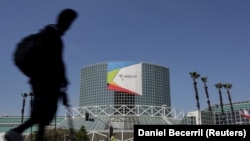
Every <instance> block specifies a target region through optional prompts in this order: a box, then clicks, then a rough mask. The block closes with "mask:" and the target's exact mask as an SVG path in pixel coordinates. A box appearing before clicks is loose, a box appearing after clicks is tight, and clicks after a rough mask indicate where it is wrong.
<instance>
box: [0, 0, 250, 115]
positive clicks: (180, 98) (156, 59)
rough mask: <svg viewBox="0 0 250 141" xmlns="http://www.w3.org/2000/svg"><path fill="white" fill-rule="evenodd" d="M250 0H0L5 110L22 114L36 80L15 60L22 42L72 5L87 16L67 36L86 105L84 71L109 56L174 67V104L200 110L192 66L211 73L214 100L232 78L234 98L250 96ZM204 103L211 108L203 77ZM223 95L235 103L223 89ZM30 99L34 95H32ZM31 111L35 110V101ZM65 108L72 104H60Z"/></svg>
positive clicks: (75, 90)
mask: <svg viewBox="0 0 250 141" xmlns="http://www.w3.org/2000/svg"><path fill="white" fill-rule="evenodd" d="M249 7H250V1H248V0H70V1H69V0H53V1H51V0H43V1H33V0H25V1H20V0H12V1H8V0H5V1H1V2H0V17H1V22H0V31H1V32H0V35H1V41H0V47H1V51H0V64H1V67H0V78H1V79H0V94H1V98H0V115H3V114H5V113H6V114H8V115H9V116H19V115H21V106H22V97H21V93H24V92H29V91H30V86H29V84H28V79H27V78H26V77H25V76H23V75H22V74H21V73H20V72H19V71H18V69H17V68H16V67H15V66H14V64H13V60H12V57H13V51H14V49H15V45H16V43H17V42H18V41H19V40H20V39H21V38H22V37H23V36H25V35H28V34H30V33H34V32H37V31H38V30H39V29H41V28H43V27H44V26H45V25H46V24H50V23H55V18H56V16H57V14H58V13H59V11H60V10H62V9H64V8H73V9H75V10H76V11H77V12H78V14H79V17H78V19H77V20H76V21H75V23H74V24H73V25H72V27H71V29H70V30H69V31H68V32H67V33H66V34H65V36H64V37H63V39H64V44H65V49H64V54H63V55H64V60H65V63H66V67H67V76H68V79H69V81H70V85H69V87H68V93H69V94H70V101H71V104H72V105H73V107H77V106H78V103H79V102H78V101H79V94H80V71H81V69H82V68H83V67H84V66H87V65H92V64H96V63H102V62H109V61H139V62H147V63H153V64H158V65H161V66H164V67H167V68H169V70H170V87H171V90H170V91H171V101H172V107H174V108H180V109H183V110H184V111H185V112H189V111H192V110H196V109H197V108H196V100H195V95H194V94H195V92H194V87H193V80H192V79H191V77H190V75H189V72H193V71H196V72H197V73H199V74H200V75H201V77H203V76H206V77H208V82H207V85H208V91H209V96H210V101H211V103H212V104H219V95H218V90H217V89H216V88H215V86H214V85H215V84H216V83H219V82H222V83H231V84H232V85H233V87H232V89H231V90H230V91H231V96H232V101H233V102H240V101H247V100H250V95H249V90H250V89H249V88H250V83H249V80H250V75H249V73H250V67H249V66H248V65H249V60H250V55H249V52H250V47H249V46H250V8H249ZM198 91H199V96H200V104H201V108H202V109H204V108H206V107H207V103H206V97H205V92H204V88H203V83H202V82H201V81H200V79H199V80H198ZM222 94H223V102H224V103H229V102H228V97H227V93H226V90H225V89H222ZM27 101H28V102H29V98H27ZM28 102H27V103H26V108H25V110H26V112H25V115H28V111H29V109H28V108H29V105H28V104H29V103H28ZM59 107H60V108H59V111H58V115H63V114H64V112H65V110H64V107H63V106H62V105H60V106H59Z"/></svg>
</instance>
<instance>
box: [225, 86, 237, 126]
mask: <svg viewBox="0 0 250 141" xmlns="http://www.w3.org/2000/svg"><path fill="white" fill-rule="evenodd" d="M223 87H224V88H225V89H226V90H227V96H228V100H229V103H230V107H231V112H232V116H233V123H234V124H235V123H236V120H235V114H234V108H233V104H232V99H231V94H230V91H229V89H231V88H232V84H230V83H225V84H224V85H223Z"/></svg>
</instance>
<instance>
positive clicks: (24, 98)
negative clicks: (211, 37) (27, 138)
mask: <svg viewBox="0 0 250 141" xmlns="http://www.w3.org/2000/svg"><path fill="white" fill-rule="evenodd" d="M21 95H22V98H23V106H22V110H21V113H22V119H21V123H23V115H24V107H25V100H26V97H27V96H28V94H27V93H23V94H21Z"/></svg>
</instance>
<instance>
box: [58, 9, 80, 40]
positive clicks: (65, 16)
mask: <svg viewBox="0 0 250 141" xmlns="http://www.w3.org/2000/svg"><path fill="white" fill-rule="evenodd" d="M76 18H77V12H76V11H75V10H73V9H64V10H62V11H61V12H60V13H59V15H58V17H57V28H58V31H59V34H60V35H61V36H63V35H64V33H65V31H67V30H68V29H69V27H70V25H71V24H72V22H73V21H74V20H75V19H76Z"/></svg>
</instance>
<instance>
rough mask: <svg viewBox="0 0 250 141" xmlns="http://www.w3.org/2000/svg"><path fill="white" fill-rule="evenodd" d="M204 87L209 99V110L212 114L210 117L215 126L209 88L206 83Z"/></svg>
mask: <svg viewBox="0 0 250 141" xmlns="http://www.w3.org/2000/svg"><path fill="white" fill-rule="evenodd" d="M204 87H205V92H206V97H207V105H208V110H209V112H210V117H211V123H212V124H214V117H213V111H212V107H211V103H210V99H209V95H208V87H207V85H206V83H205V82H204Z"/></svg>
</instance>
